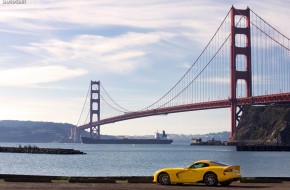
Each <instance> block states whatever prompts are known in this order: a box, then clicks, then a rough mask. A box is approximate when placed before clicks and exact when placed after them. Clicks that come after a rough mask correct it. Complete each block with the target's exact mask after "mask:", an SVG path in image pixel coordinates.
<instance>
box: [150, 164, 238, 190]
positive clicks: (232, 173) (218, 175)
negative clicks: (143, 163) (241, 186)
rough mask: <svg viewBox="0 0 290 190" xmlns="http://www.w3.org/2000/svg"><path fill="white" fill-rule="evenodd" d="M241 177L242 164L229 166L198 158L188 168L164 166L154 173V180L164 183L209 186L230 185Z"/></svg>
mask: <svg viewBox="0 0 290 190" xmlns="http://www.w3.org/2000/svg"><path fill="white" fill-rule="evenodd" d="M240 179H241V174H240V166H229V165H225V164H221V163H217V162H213V161H209V160H198V161H196V162H194V163H193V164H191V165H190V166H189V167H187V168H164V169H161V170H158V171H157V172H156V173H155V174H154V181H153V182H156V183H160V184H162V185H169V184H172V183H176V184H182V183H198V182H203V183H205V184H206V185H207V186H216V185H217V184H218V183H220V184H221V185H222V186H228V185H230V184H231V183H232V181H238V180H240Z"/></svg>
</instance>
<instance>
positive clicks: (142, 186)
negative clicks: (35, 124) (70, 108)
mask: <svg viewBox="0 0 290 190" xmlns="http://www.w3.org/2000/svg"><path fill="white" fill-rule="evenodd" d="M0 189H5V190H16V189H17V190H19V189H21V190H22V189H30V190H31V189H32V190H34V189H41V190H48V189H49V190H63V189H65V190H66V189H67V190H68V189H69V190H75V189H82V190H83V189H84V190H85V189H89V190H94V189H97V190H98V189H99V190H127V189H130V190H164V189H168V190H189V189H190V190H193V189H194V190H207V189H219V190H222V189H227V190H229V189H234V190H245V189H257V190H270V189H275V190H286V189H287V190H289V189H290V182H289V181H287V182H282V183H239V182H234V183H232V184H231V186H229V187H221V186H217V187H206V186H205V185H203V184H193V185H182V186H176V185H170V186H163V185H158V184H154V183H113V184H108V183H67V182H55V183H23V182H16V183H15V182H0Z"/></svg>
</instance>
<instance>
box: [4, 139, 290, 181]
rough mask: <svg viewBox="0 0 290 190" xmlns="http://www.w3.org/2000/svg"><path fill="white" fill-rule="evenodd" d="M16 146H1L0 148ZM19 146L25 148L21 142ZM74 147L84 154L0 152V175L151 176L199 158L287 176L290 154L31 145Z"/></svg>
mask: <svg viewBox="0 0 290 190" xmlns="http://www.w3.org/2000/svg"><path fill="white" fill-rule="evenodd" d="M18 145H19V144H11V143H9V144H8V143H0V146H18ZM21 145H27V144H24V143H21ZM31 145H36V146H39V147H55V148H74V149H79V150H81V151H84V152H86V153H87V154H85V155H44V154H18V153H0V174H29V175H37V174H38V175H58V176H61V175H65V176H143V175H145V176H150V175H153V174H154V172H155V171H156V170H158V169H160V168H164V167H186V166H188V165H189V164H191V163H192V162H193V161H195V160H198V159H209V160H215V161H219V162H223V163H228V164H231V165H240V166H241V173H242V175H243V176H248V177H255V176H256V177H257V176H261V177H262V176H264V177H290V152H236V150H235V147H227V146H189V145H188V144H185V143H184V144H182V143H180V144H177V143H175V144H172V145H86V144H37V143H36V144H31Z"/></svg>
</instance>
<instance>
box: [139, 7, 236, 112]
mask: <svg viewBox="0 0 290 190" xmlns="http://www.w3.org/2000/svg"><path fill="white" fill-rule="evenodd" d="M230 12H231V10H229V12H228V13H227V15H226V16H225V18H224V20H223V21H222V23H221V24H220V26H219V27H218V29H217V30H216V32H215V33H214V35H213V36H212V38H211V39H210V41H209V42H208V44H207V45H206V47H205V48H204V49H203V51H202V52H201V54H200V55H199V56H198V58H197V59H196V60H195V62H194V63H193V64H192V65H191V67H190V68H189V69H188V70H187V71H186V73H185V74H184V75H183V76H182V77H181V79H180V80H179V81H178V82H177V83H176V84H175V85H174V86H173V87H172V88H171V89H170V90H169V91H168V92H167V93H166V94H165V95H163V96H162V97H161V98H159V99H158V100H157V101H155V102H154V103H153V104H151V105H149V106H147V107H146V108H144V109H141V110H140V111H144V110H148V108H150V107H152V106H153V105H155V104H157V103H158V102H159V101H161V100H162V99H163V98H164V97H165V96H166V95H168V94H169V93H170V92H171V91H172V90H173V89H174V88H175V87H176V86H177V85H178V84H179V83H180V82H181V81H182V79H184V77H185V76H186V75H187V74H188V73H189V71H190V70H191V69H192V68H193V66H194V65H195V64H196V63H197V62H198V60H199V59H200V58H201V56H202V55H203V53H204V52H205V50H206V49H207V48H208V46H209V45H210V44H211V42H212V41H213V39H214V37H215V36H216V35H217V33H218V31H219V30H220V28H221V27H222V25H223V23H224V22H225V20H226V18H227V17H228V15H229V14H230Z"/></svg>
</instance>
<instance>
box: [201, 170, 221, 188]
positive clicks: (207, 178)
mask: <svg viewBox="0 0 290 190" xmlns="http://www.w3.org/2000/svg"><path fill="white" fill-rule="evenodd" d="M203 181H204V183H205V184H206V185H207V186H216V185H217V184H218V179H217V176H216V175H215V173H212V172H209V173H206V174H205V175H204V177H203Z"/></svg>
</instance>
